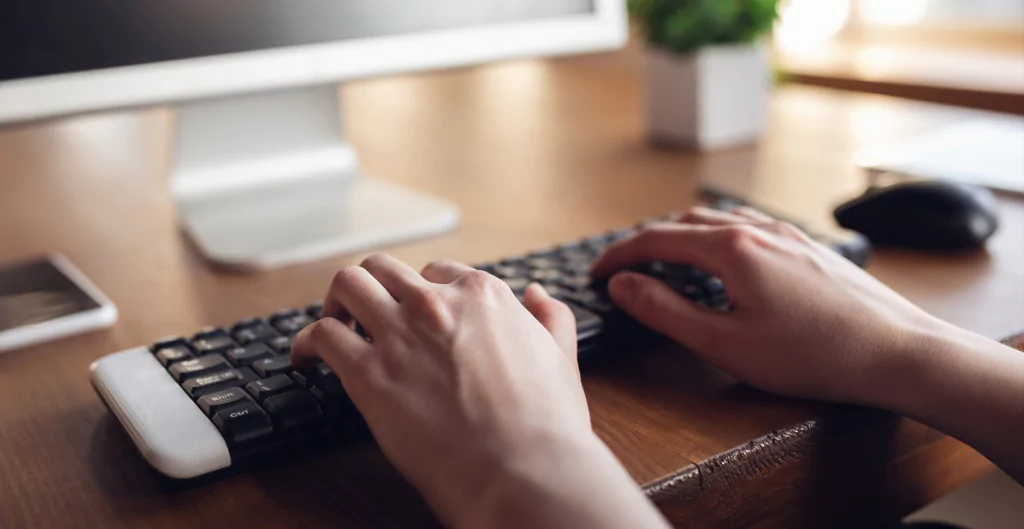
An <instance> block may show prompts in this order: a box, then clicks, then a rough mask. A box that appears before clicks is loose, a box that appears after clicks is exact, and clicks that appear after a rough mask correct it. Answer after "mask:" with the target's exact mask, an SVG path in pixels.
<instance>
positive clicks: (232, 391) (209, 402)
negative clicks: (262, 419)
mask: <svg viewBox="0 0 1024 529" xmlns="http://www.w3.org/2000/svg"><path fill="white" fill-rule="evenodd" d="M245 402H252V398H250V397H249V394H248V393H246V392H245V390H244V389H242V388H228V389H222V390H220V391H215V392H213V393H208V394H206V395H203V396H202V397H199V400H198V401H196V404H198V405H199V408H200V409H202V410H203V413H205V414H206V416H207V417H213V416H214V415H215V414H216V413H217V412H218V411H220V410H223V409H224V408H227V407H229V406H235V405H238V404H242V403H245Z"/></svg>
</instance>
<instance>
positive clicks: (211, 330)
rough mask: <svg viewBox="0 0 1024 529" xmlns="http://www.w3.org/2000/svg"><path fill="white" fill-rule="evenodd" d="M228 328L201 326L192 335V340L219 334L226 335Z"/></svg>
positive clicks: (218, 335)
mask: <svg viewBox="0 0 1024 529" xmlns="http://www.w3.org/2000/svg"><path fill="white" fill-rule="evenodd" d="M227 335H228V330H227V329H225V328H224V327H203V328H202V329H200V330H199V332H197V333H196V334H195V335H194V336H192V339H193V340H206V339H209V338H216V337H220V336H227Z"/></svg>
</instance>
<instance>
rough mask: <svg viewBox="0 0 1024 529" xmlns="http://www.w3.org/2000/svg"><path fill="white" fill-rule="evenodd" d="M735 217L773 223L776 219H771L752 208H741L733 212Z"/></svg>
mask: <svg viewBox="0 0 1024 529" xmlns="http://www.w3.org/2000/svg"><path fill="white" fill-rule="evenodd" d="M732 214H733V215H737V216H740V217H744V218H746V219H749V220H752V221H754V222H773V221H775V219H773V218H771V217H770V216H768V215H767V214H765V213H763V212H761V211H758V210H756V209H754V208H752V207H750V206H740V207H738V208H736V209H734V210H732Z"/></svg>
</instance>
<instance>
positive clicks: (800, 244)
mask: <svg viewBox="0 0 1024 529" xmlns="http://www.w3.org/2000/svg"><path fill="white" fill-rule="evenodd" d="M655 260H657V261H665V262H670V263H679V264H690V265H693V266H696V267H697V268H700V269H702V270H705V271H707V272H709V273H711V274H714V275H716V276H718V277H719V278H720V279H721V280H722V283H723V285H724V286H725V289H726V292H727V294H728V296H729V299H730V301H731V304H732V305H731V310H730V311H728V312H720V311H713V310H710V309H706V308H704V307H702V306H699V305H697V304H695V303H693V302H691V301H689V300H687V299H685V298H683V297H682V296H679V295H678V294H676V293H675V292H674V291H673V290H671V289H670V288H669V287H668V286H667V285H666V284H664V283H662V282H661V281H658V280H656V279H653V278H651V277H648V276H644V275H640V274H635V273H632V272H628V271H623V270H625V269H627V268H629V267H630V266H633V265H636V264H640V263H644V262H647V261H655ZM593 274H594V275H595V276H598V277H603V276H612V277H611V281H610V283H609V293H610V295H611V297H612V299H613V300H614V301H615V302H616V303H617V304H618V305H619V306H620V307H622V309H623V310H625V311H626V312H627V313H629V314H630V315H632V316H633V317H634V318H635V319H637V320H638V321H640V322H641V323H643V324H645V325H647V326H649V327H651V328H653V329H655V330H657V331H659V332H661V333H663V334H665V335H667V336H669V337H670V338H673V339H675V340H676V341H678V342H680V343H682V344H683V345H685V346H687V347H689V348H690V349H692V350H693V351H694V352H696V353H697V354H699V355H701V356H702V357H704V358H705V359H706V360H707V361H708V362H710V363H711V364H713V365H715V366H717V367H719V368H721V369H723V370H724V371H726V372H728V373H730V374H732V375H733V376H735V377H736V378H738V379H740V380H742V381H745V382H747V383H749V384H751V385H753V386H755V387H758V388H761V389H765V390H768V391H772V392H776V393H781V394H786V395H791V396H799V397H809V398H824V399H831V400H840V401H854V402H863V403H875V404H880V402H879V400H878V399H884V395H880V394H879V391H880V389H879V383H880V382H882V381H883V380H885V379H886V377H889V378H892V377H893V375H892V373H895V372H896V371H898V370H894V369H892V368H891V367H892V365H893V364H894V363H897V362H899V361H900V355H901V354H902V353H903V352H909V351H911V349H912V345H913V342H914V341H915V340H917V338H918V337H919V336H921V335H922V334H926V333H929V332H933V331H935V330H936V329H938V328H940V327H943V326H946V325H947V324H945V323H943V322H941V321H940V320H938V319H936V318H934V317H932V316H930V315H928V314H927V313H925V312H924V311H922V310H921V309H919V308H918V307H916V306H915V305H913V304H912V303H910V302H909V301H907V300H906V299H904V298H903V297H901V296H900V295H898V294H896V293H895V292H893V291H892V290H891V289H889V288H888V287H886V286H885V285H883V284H882V283H880V282H879V281H877V280H876V279H874V278H873V277H871V276H870V275H869V274H867V273H866V272H864V271H863V270H861V269H859V268H857V267H856V266H855V265H853V264H852V263H850V262H848V261H847V260H846V259H844V258H843V257H841V256H840V255H838V254H836V253H835V252H833V251H832V250H830V249H828V248H826V247H825V246H823V245H821V244H820V243H818V242H815V241H813V240H812V239H810V238H809V237H807V236H806V235H805V234H804V233H802V232H801V231H800V230H799V229H797V228H795V227H793V226H792V225H790V224H786V223H783V222H779V221H776V220H773V219H771V218H769V217H767V216H765V215H764V214H762V213H760V212H757V211H755V210H752V209H750V208H740V209H738V210H736V211H734V212H731V213H727V212H722V211H717V210H711V209H706V208H695V209H693V210H691V211H690V212H689V213H687V214H686V215H684V216H683V217H682V218H681V219H680V222H679V223H661V224H656V225H653V226H650V227H648V228H647V229H645V230H643V231H641V232H640V233H639V234H638V235H636V236H634V237H632V238H630V239H627V240H624V241H621V242H619V243H617V244H615V245H613V246H611V247H610V248H608V250H607V251H606V252H605V254H604V255H602V256H601V257H600V258H599V259H598V260H597V261H596V262H595V264H594V268H593Z"/></svg>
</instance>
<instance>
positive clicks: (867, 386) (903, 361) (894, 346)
mask: <svg viewBox="0 0 1024 529" xmlns="http://www.w3.org/2000/svg"><path fill="white" fill-rule="evenodd" d="M965 334H969V333H966V331H963V330H962V329H959V328H957V327H955V326H953V325H950V324H948V323H946V322H944V321H942V320H939V319H938V318H932V317H930V316H929V319H926V320H923V321H921V322H918V325H915V326H912V327H903V328H901V329H899V330H898V331H895V332H893V333H892V334H891V336H890V337H889V339H888V340H886V341H885V342H884V345H881V346H879V347H878V349H877V350H876V351H874V352H873V353H872V354H871V355H870V357H871V358H872V361H871V362H870V364H869V365H867V366H866V368H865V369H864V370H863V371H862V373H861V376H860V377H858V379H857V380H856V382H855V384H854V387H853V388H852V389H851V391H850V392H849V400H850V401H852V402H855V403H857V404H864V405H868V406H872V407H876V408H882V409H886V410H889V411H892V412H894V413H898V414H900V415H911V416H912V415H915V412H916V411H917V410H918V409H919V408H920V403H921V401H923V400H927V398H928V395H930V394H931V393H932V392H934V391H936V390H937V389H938V388H937V386H938V385H940V382H941V380H943V379H944V378H946V377H947V376H948V373H950V372H953V371H955V369H956V364H957V363H958V360H959V357H960V356H961V355H962V354H963V353H964V350H965V345H964V341H965V336H964V335H965Z"/></svg>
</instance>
